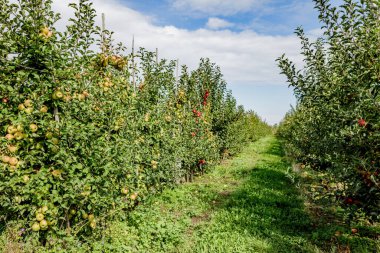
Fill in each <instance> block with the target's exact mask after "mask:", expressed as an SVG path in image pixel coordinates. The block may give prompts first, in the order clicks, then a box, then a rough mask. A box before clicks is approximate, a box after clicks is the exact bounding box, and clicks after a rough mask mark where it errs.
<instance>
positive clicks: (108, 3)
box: [55, 0, 340, 124]
mask: <svg viewBox="0 0 380 253" xmlns="http://www.w3.org/2000/svg"><path fill="white" fill-rule="evenodd" d="M333 1H334V2H336V1H340V0H333ZM67 2H68V1H58V0H56V1H55V8H56V9H57V10H59V11H60V12H61V13H62V12H63V13H62V14H63V17H64V18H65V17H66V18H67V17H69V16H70V15H72V14H70V11H71V10H70V9H68V8H66V7H65V6H67ZM93 3H94V7H95V9H96V10H97V13H98V14H100V13H102V12H103V13H105V15H106V26H107V28H108V29H109V30H112V31H114V35H115V39H116V40H117V41H121V42H123V43H124V44H125V45H126V46H127V47H128V48H129V49H130V48H131V41H132V36H135V42H136V47H144V48H146V49H148V50H151V51H155V49H156V48H158V49H159V57H160V58H165V59H179V62H180V64H181V65H182V64H186V65H187V66H189V68H190V69H195V68H196V67H197V65H198V63H199V59H200V58H201V57H208V58H210V59H211V61H213V62H215V63H216V64H217V65H219V66H220V67H221V70H222V72H223V74H224V78H225V79H226V81H227V83H228V87H229V88H230V89H231V90H232V92H233V94H234V96H235V97H236V99H237V102H238V104H242V105H243V106H244V107H245V108H246V109H249V110H254V111H256V112H257V113H258V114H259V115H260V116H261V117H262V118H263V119H265V120H266V121H267V122H269V123H271V124H275V123H278V122H279V121H280V120H281V119H282V118H283V116H284V115H285V113H286V112H287V111H288V110H289V109H290V107H291V106H290V105H291V104H293V105H294V104H295V98H294V96H293V94H292V90H291V89H289V88H287V83H286V79H285V77H283V76H281V75H280V74H279V73H280V70H279V68H278V67H277V64H276V62H275V60H276V58H277V57H279V56H281V55H282V54H283V53H286V55H287V56H288V57H289V58H290V59H291V60H293V61H294V62H295V63H296V64H297V65H298V66H300V65H302V57H301V56H300V54H299V52H300V43H299V40H298V38H296V36H295V35H294V29H295V28H297V27H298V26H302V27H303V28H304V30H305V31H306V32H307V33H308V34H309V35H310V36H311V37H313V38H316V36H319V35H320V34H321V30H320V26H321V24H320V23H319V21H318V13H317V12H316V10H315V9H314V3H313V1H312V0H93ZM98 20H99V21H100V18H98Z"/></svg>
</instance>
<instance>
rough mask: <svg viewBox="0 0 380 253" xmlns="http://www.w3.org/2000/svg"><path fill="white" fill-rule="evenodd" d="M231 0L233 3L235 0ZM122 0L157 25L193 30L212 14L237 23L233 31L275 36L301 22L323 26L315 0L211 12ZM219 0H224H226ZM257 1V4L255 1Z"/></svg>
mask: <svg viewBox="0 0 380 253" xmlns="http://www.w3.org/2000/svg"><path fill="white" fill-rule="evenodd" d="M229 1H231V2H233V1H234V0H229ZM122 2H123V3H125V4H126V5H128V6H129V7H131V8H133V9H135V10H138V11H139V12H142V13H145V14H147V15H150V16H152V17H154V19H155V20H154V21H155V24H156V25H175V26H176V27H178V28H185V29H189V30H196V29H200V28H203V27H204V25H205V24H206V23H207V21H208V19H209V18H210V17H217V18H221V19H223V20H226V21H228V22H231V23H233V24H235V26H234V27H229V29H230V30H233V31H242V30H246V29H251V30H254V31H256V32H259V33H263V34H271V35H285V34H291V33H292V32H293V31H294V29H295V28H296V27H297V26H300V25H302V26H303V27H304V28H305V30H313V29H316V28H318V27H319V25H318V20H317V12H316V11H315V10H314V8H313V6H314V4H313V2H312V1H311V0H262V1H249V0H248V1H242V2H252V3H253V5H254V6H253V7H252V8H248V9H244V10H236V11H234V12H232V13H229V12H228V11H227V12H224V11H223V10H220V11H215V12H209V11H208V10H204V11H201V10H199V9H191V8H190V9H189V8H186V7H189V6H191V5H185V6H184V7H183V8H181V7H179V6H176V5H175V3H176V2H181V1H175V0H122ZM183 2H186V1H183ZM188 2H192V1H191V0H190V1H188ZM193 2H201V1H193ZM205 2H207V0H206V1H205ZM210 2H215V3H216V2H218V1H210ZM219 2H223V0H222V1H219ZM225 2H228V1H225ZM255 2H257V5H256V4H254V3H255Z"/></svg>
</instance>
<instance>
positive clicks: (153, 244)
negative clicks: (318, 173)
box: [0, 136, 380, 253]
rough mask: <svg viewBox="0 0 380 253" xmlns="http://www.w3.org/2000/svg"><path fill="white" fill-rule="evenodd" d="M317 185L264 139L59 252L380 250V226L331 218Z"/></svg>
mask: <svg viewBox="0 0 380 253" xmlns="http://www.w3.org/2000/svg"><path fill="white" fill-rule="evenodd" d="M305 175H307V176H306V178H307V180H305V179H304V178H305ZM312 185H313V174H312V173H311V172H306V171H303V172H302V173H298V174H295V173H294V172H292V170H291V166H290V164H289V163H288V162H287V161H286V160H285V158H284V153H283V150H282V146H281V144H280V142H279V141H278V140H277V139H276V138H275V137H273V136H269V137H265V138H263V139H261V140H259V141H257V142H255V143H252V144H250V145H249V146H248V147H246V148H245V149H244V151H243V152H242V153H241V154H240V155H239V156H237V157H236V158H234V159H232V160H228V161H225V162H223V163H222V164H221V165H219V166H217V167H215V168H213V169H211V170H210V171H209V172H208V173H206V174H205V175H203V176H200V177H197V178H196V179H195V180H194V182H191V183H185V184H183V185H180V186H179V187H177V188H175V189H167V190H164V192H163V193H162V194H159V195H156V196H152V197H150V198H149V199H148V200H147V201H146V202H145V203H142V204H140V205H139V206H137V208H136V209H135V210H134V211H132V212H130V213H129V214H127V215H126V216H124V215H120V216H121V217H123V219H122V221H120V220H118V221H114V222H111V224H110V225H109V226H108V228H107V229H106V230H104V231H102V237H98V238H96V239H95V238H94V237H92V238H91V237H90V238H87V239H86V240H87V241H86V242H84V243H83V242H81V243H79V241H78V240H77V239H76V238H72V240H71V241H68V242H66V245H69V246H66V249H63V248H62V249H61V250H62V252H89V251H91V252H241V253H244V252H276V253H277V252H379V250H380V244H379V242H378V236H379V235H380V229H379V227H376V226H368V225H366V226H365V225H363V224H362V225H360V224H350V225H348V224H345V223H344V222H342V220H341V219H340V218H339V217H338V216H336V215H335V216H333V215H332V214H331V212H330V213H329V212H328V211H325V212H322V211H321V210H320V209H318V208H317V206H316V204H315V203H311V202H310V199H309V198H308V197H309V196H308V194H307V192H308V191H307V189H309V188H310V186H312ZM304 193H306V194H304ZM317 209H318V210H319V212H316V210H317ZM121 217H120V218H121ZM353 229H357V231H356V232H355V231H353ZM354 232H355V233H354ZM9 236H10V235H9V234H7V233H6V232H4V231H3V232H2V235H1V240H0V248H4V247H6V245H8V246H7V247H10V245H11V244H10V243H9V241H8V242H7V239H9ZM7 243H8V244H7ZM12 247H14V248H18V249H19V248H20V247H22V245H20V244H17V245H13V246H12ZM8 249H9V248H8ZM24 249H25V250H24V251H25V252H28V250H31V248H29V249H27V248H26V247H25V248H24ZM6 250H7V248H5V252H7V251H6ZM32 250H35V252H44V251H45V252H46V251H47V249H46V248H44V249H41V248H34V249H32ZM57 250H59V249H58V248H55V249H54V250H52V252H57ZM24 251H22V250H19V251H15V252H24Z"/></svg>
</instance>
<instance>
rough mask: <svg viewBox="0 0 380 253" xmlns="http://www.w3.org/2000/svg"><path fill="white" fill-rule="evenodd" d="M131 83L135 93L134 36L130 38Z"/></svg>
mask: <svg viewBox="0 0 380 253" xmlns="http://www.w3.org/2000/svg"><path fill="white" fill-rule="evenodd" d="M132 67H133V68H132V83H133V89H134V91H136V79H135V78H136V77H135V35H133V38H132Z"/></svg>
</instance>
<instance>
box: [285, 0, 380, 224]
mask: <svg viewBox="0 0 380 253" xmlns="http://www.w3.org/2000/svg"><path fill="white" fill-rule="evenodd" d="M314 2H315V4H316V8H317V9H318V10H319V12H320V15H319V18H320V21H321V22H322V23H323V29H324V36H323V37H322V38H320V39H318V40H317V41H315V42H310V40H309V39H308V38H307V37H306V36H305V34H304V32H303V30H302V29H301V28H298V29H297V31H296V33H297V35H298V37H299V38H300V40H301V43H302V54H303V56H304V62H305V63H304V67H303V69H302V71H298V70H296V67H295V65H294V64H293V63H292V62H291V61H289V60H288V59H287V58H285V56H283V57H281V58H279V59H278V62H279V66H280V68H281V69H282V73H283V74H284V75H286V77H287V78H288V81H289V83H290V85H291V86H292V87H293V88H294V90H295V94H296V96H297V98H298V105H297V107H296V109H295V110H293V111H291V112H290V113H288V115H287V116H286V118H285V119H284V121H283V122H282V124H281V125H280V127H279V130H278V134H279V136H281V137H282V138H283V139H284V140H285V142H286V145H287V151H288V153H289V154H290V155H291V156H292V157H294V158H295V159H296V160H298V161H299V162H302V163H304V164H307V165H310V166H311V167H312V168H314V169H317V170H321V171H327V172H328V174H329V177H331V183H334V184H335V183H338V185H340V187H335V190H331V191H330V193H334V194H333V196H334V198H335V199H336V200H337V201H338V202H340V203H341V204H342V205H344V206H346V207H347V208H348V209H349V210H350V211H352V212H356V211H359V210H362V211H365V212H366V213H367V215H368V217H370V218H371V219H373V220H376V219H379V217H380V213H379V207H380V177H379V174H380V131H379V130H380V125H379V122H380V97H379V87H380V86H379V77H380V72H379V69H380V68H379V66H380V62H379V55H380V51H379V47H378V45H379V42H380V41H379V39H380V37H379V22H380V21H379V13H380V6H379V3H378V1H364V0H363V1H352V0H345V1H344V4H343V5H342V6H341V7H340V8H336V7H333V6H332V5H331V4H330V3H329V1H326V0H315V1H314Z"/></svg>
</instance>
